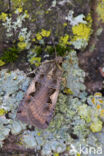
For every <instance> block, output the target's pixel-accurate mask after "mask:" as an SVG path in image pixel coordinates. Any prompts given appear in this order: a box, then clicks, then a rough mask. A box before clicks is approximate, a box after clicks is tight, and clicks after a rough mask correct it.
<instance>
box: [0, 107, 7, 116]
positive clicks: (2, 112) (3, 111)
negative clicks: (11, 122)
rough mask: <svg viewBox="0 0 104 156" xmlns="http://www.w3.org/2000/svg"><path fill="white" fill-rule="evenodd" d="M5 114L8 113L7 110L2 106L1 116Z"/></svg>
mask: <svg viewBox="0 0 104 156" xmlns="http://www.w3.org/2000/svg"><path fill="white" fill-rule="evenodd" d="M5 114H6V110H5V109H3V108H1V109H0V116H3V115H5Z"/></svg>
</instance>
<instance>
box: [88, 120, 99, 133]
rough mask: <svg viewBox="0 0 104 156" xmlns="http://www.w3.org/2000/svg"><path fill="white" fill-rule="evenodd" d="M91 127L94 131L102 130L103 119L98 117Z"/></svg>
mask: <svg viewBox="0 0 104 156" xmlns="http://www.w3.org/2000/svg"><path fill="white" fill-rule="evenodd" d="M90 129H91V131H92V132H93V133H96V132H100V131H101V130H102V121H100V120H98V119H97V120H96V121H95V122H92V124H91V125H90Z"/></svg>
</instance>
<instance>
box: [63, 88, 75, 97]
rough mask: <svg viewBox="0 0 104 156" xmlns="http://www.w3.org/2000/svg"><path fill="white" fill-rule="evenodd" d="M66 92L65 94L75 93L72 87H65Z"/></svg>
mask: <svg viewBox="0 0 104 156" xmlns="http://www.w3.org/2000/svg"><path fill="white" fill-rule="evenodd" d="M64 93H65V94H70V95H73V92H72V90H71V89H70V88H65V89H64Z"/></svg>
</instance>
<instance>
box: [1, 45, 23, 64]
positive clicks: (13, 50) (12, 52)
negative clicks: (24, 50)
mask: <svg viewBox="0 0 104 156" xmlns="http://www.w3.org/2000/svg"><path fill="white" fill-rule="evenodd" d="M19 53H20V51H19V49H18V48H17V47H15V46H13V47H10V48H8V49H6V50H4V53H3V55H2V56H1V60H2V61H4V62H5V63H10V62H14V61H15V60H16V59H17V58H18V56H19Z"/></svg>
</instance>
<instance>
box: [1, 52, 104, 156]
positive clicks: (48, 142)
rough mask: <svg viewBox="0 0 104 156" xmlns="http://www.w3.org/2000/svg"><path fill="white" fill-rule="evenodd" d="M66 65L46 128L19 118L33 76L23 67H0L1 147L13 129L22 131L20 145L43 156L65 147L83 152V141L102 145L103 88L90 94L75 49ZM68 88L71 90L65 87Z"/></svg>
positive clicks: (62, 149) (65, 62)
mask: <svg viewBox="0 0 104 156" xmlns="http://www.w3.org/2000/svg"><path fill="white" fill-rule="evenodd" d="M62 68H63V70H64V73H63V82H62V85H61V90H60V94H59V98H58V101H57V104H56V109H55V114H54V118H53V119H52V121H51V123H50V125H49V127H48V128H47V129H45V130H40V129H38V128H36V127H35V128H34V129H31V126H30V125H28V126H27V125H26V124H24V123H22V122H20V121H19V120H17V119H16V112H17V108H18V106H19V103H20V101H21V99H22V98H23V95H24V92H25V91H26V89H27V87H28V85H29V82H30V79H29V78H27V77H26V75H25V74H24V73H23V72H21V71H19V70H16V71H12V72H8V71H7V70H2V71H0V75H1V77H0V82H1V83H0V123H1V124H0V146H1V147H2V146H3V143H4V140H5V139H7V138H8V136H9V133H11V134H12V135H18V137H19V138H20V140H19V141H18V143H17V144H18V146H23V147H25V148H30V149H35V150H36V151H37V150H40V151H41V155H42V156H50V155H59V154H60V153H62V152H65V151H67V153H68V155H73V154H72V153H71V152H70V149H71V147H72V146H73V147H74V148H75V149H76V152H77V153H79V144H83V146H86V144H88V145H92V146H96V147H97V146H98V145H102V144H101V142H100V141H99V140H98V139H97V137H96V133H97V134H99V132H101V131H102V130H103V123H104V97H103V96H102V94H101V93H99V92H98V93H95V94H94V95H90V96H88V95H87V92H86V87H85V85H84V77H85V73H84V71H83V70H81V69H80V68H79V65H78V58H77V54H76V52H75V51H70V53H69V52H68V55H67V56H66V59H65V61H64V62H63V65H62ZM4 82H5V83H4ZM73 84H74V85H73ZM66 88H67V90H68V92H67V91H66V92H65V91H64V90H65V89H66ZM69 90H70V92H69ZM6 114H8V117H9V118H7V115H6ZM101 134H102V133H101ZM73 136H75V137H73Z"/></svg>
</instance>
